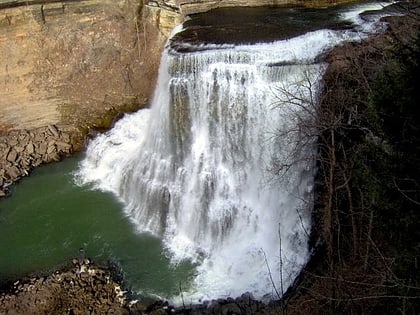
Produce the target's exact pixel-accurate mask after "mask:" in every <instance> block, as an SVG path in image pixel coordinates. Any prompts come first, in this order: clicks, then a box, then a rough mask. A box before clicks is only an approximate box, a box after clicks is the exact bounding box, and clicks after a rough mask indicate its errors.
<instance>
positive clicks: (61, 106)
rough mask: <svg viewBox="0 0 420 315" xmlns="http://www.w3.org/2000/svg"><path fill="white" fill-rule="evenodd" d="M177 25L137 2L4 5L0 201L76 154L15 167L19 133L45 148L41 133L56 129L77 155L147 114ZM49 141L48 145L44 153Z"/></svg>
mask: <svg viewBox="0 0 420 315" xmlns="http://www.w3.org/2000/svg"><path fill="white" fill-rule="evenodd" d="M42 2H43V1H41V3H42ZM26 3H27V4H26ZM179 18H180V15H179V14H178V13H174V12H172V11H170V10H164V9H160V8H157V7H153V6H147V5H145V6H143V5H142V4H141V3H139V2H138V1H136V0H121V1H111V0H105V1H104V0H86V1H72V2H67V1H66V2H64V1H60V2H48V3H44V4H40V1H25V4H24V5H22V3H19V1H1V0H0V30H1V32H0V56H1V58H0V142H1V144H2V147H1V150H0V158H1V159H2V163H0V164H1V165H0V195H2V189H4V188H5V187H7V186H8V185H10V183H12V182H14V181H16V180H18V179H19V178H20V177H22V176H26V175H27V174H28V173H29V172H30V170H31V169H32V168H33V167H35V166H37V165H39V164H40V162H39V161H41V163H46V162H49V161H51V160H57V159H59V158H61V157H63V156H66V155H67V154H68V153H71V152H68V153H63V154H61V151H60V152H59V151H57V152H56V153H58V154H56V155H54V156H55V157H54V158H53V159H50V158H48V156H47V155H46V153H45V154H44V153H40V152H37V150H32V151H34V152H32V151H31V150H30V152H29V153H28V154H26V153H25V152H26V151H24V150H23V151H24V153H25V154H23V155H22V154H21V155H22V156H21V155H19V156H18V155H17V156H16V158H13V159H12V158H10V157H9V153H10V152H14V151H13V147H14V146H15V143H16V141H15V138H16V134H21V132H20V131H22V132H23V134H33V135H34V137H37V139H38V140H39V141H38V142H40V143H39V145H40V146H41V142H42V138H43V134H44V133H43V132H41V131H40V130H44V129H45V127H47V126H53V128H55V129H56V130H57V132H58V133H59V134H68V135H69V138H68V139H67V140H66V143H67V145H70V146H71V147H72V150H71V151H77V150H80V149H81V148H83V143H84V139H85V135H86V133H88V132H89V130H90V129H91V128H96V129H100V128H108V127H109V126H110V125H111V124H112V122H113V120H114V119H115V118H116V117H117V116H118V115H119V114H120V113H122V112H127V111H132V110H136V109H138V108H141V107H144V106H147V105H148V103H149V100H150V98H151V96H152V94H153V90H154V87H155V82H156V78H157V72H158V67H159V61H160V56H161V52H162V49H163V46H164V43H165V42H166V39H167V37H168V36H169V33H170V31H171V30H172V29H173V28H174V26H176V25H177V24H179V23H180V19H179ZM43 128H44V129H43ZM26 131H28V132H26ZM34 137H20V138H22V139H20V138H19V139H20V140H19V141H20V142H19V147H22V148H26V147H29V148H31V147H32V145H33V144H32V143H33V141H34V140H33V139H34ZM50 140H51V139H48V137H46V136H45V137H44V142H45V144H46V145H47V144H48V143H49V142H51V141H50ZM31 141H32V142H31ZM60 141H61V140H60ZM43 147H44V146H43ZM41 151H42V150H41ZM54 152H55V151H54ZM54 152H52V153H54ZM44 155H45V156H44ZM19 157H21V158H19ZM37 161H38V162H37Z"/></svg>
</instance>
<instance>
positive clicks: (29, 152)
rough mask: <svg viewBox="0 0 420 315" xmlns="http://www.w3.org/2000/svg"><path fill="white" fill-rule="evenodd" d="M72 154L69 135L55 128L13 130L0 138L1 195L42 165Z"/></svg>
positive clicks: (72, 148) (51, 126)
mask: <svg viewBox="0 0 420 315" xmlns="http://www.w3.org/2000/svg"><path fill="white" fill-rule="evenodd" d="M73 151H74V146H73V144H72V138H71V137H70V134H69V133H67V132H64V131H61V130H60V129H58V128H57V127H56V126H54V125H48V126H46V127H41V128H36V129H32V130H13V131H9V132H8V133H7V134H5V135H3V136H0V196H4V195H5V194H6V191H7V187H8V186H9V185H10V184H12V183H13V182H15V181H17V180H18V179H19V178H21V177H24V176H27V175H29V173H30V171H31V170H32V169H33V168H34V167H36V166H39V165H41V164H43V163H50V162H53V161H60V160H61V159H62V158H64V157H67V156H70V155H71V154H72V153H73Z"/></svg>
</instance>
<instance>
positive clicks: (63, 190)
mask: <svg viewBox="0 0 420 315" xmlns="http://www.w3.org/2000/svg"><path fill="white" fill-rule="evenodd" d="M78 161H79V158H71V159H67V160H65V161H63V162H60V163H54V164H50V165H47V166H44V167H41V168H38V169H36V170H35V171H34V172H33V173H32V174H31V176H30V177H29V178H25V179H23V180H22V181H21V182H20V183H19V184H17V185H15V186H14V187H13V188H12V190H11V192H12V194H11V196H10V197H8V198H6V199H3V200H0V282H1V281H5V280H10V279H15V278H17V277H22V276H25V275H28V274H30V273H34V272H39V271H41V272H43V271H44V272H46V271H50V270H54V268H57V267H59V266H61V265H63V264H66V263H68V262H69V261H70V260H71V259H72V258H74V257H78V256H79V255H80V249H81V248H82V249H83V251H84V252H85V256H86V257H89V258H91V259H93V260H94V261H97V262H101V263H103V262H107V261H112V262H113V264H116V265H117V266H119V267H121V270H122V272H123V276H124V281H125V283H126V284H127V286H128V287H129V288H131V289H133V290H135V291H136V292H138V293H143V294H156V295H159V296H161V297H165V298H170V297H173V296H176V295H177V294H179V287H180V285H182V286H183V289H184V288H186V287H187V286H188V285H189V282H190V280H191V278H192V276H193V273H194V268H193V266H192V265H190V264H188V263H183V264H180V265H177V266H173V265H171V264H170V261H169V258H168V256H167V253H165V251H164V249H163V247H162V243H161V241H160V240H159V239H157V238H155V237H153V236H151V235H148V234H144V233H143V234H142V233H139V232H136V231H135V228H134V226H133V225H132V224H131V222H130V220H129V219H128V218H127V217H126V216H125V215H124V212H123V207H122V204H121V203H120V202H119V201H118V200H116V198H114V196H112V195H111V194H108V193H103V192H100V191H94V190H90V189H89V188H88V187H78V186H76V185H75V184H74V183H73V174H72V173H73V171H74V170H75V169H76V167H77V163H78Z"/></svg>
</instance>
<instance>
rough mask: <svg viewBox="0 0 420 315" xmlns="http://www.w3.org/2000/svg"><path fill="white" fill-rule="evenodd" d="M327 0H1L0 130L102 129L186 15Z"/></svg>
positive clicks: (139, 87)
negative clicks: (50, 126) (50, 125)
mask: <svg viewBox="0 0 420 315" xmlns="http://www.w3.org/2000/svg"><path fill="white" fill-rule="evenodd" d="M329 1H330V0H326V1H321V2H319V1H303V0H224V1H220V0H218V1H215V0H198V1H197V0H152V1H147V0H145V1H139V0H120V1H109V0H107V1H100V0H79V1H71V2H67V1H66V2H64V1H54V0H53V1H48V2H46V1H37V0H32V1H19V0H14V1H10V0H0V29H1V32H0V53H1V57H2V58H1V59H0V84H1V85H2V88H1V89H0V131H4V130H8V129H22V128H37V127H41V126H46V125H49V124H56V125H60V126H61V127H62V128H70V127H74V126H76V127H77V128H79V129H80V128H84V129H88V128H90V127H108V126H109V124H110V123H111V122H112V119H113V117H114V116H116V115H117V114H118V113H120V112H125V111H130V110H134V109H137V108H141V107H143V106H146V105H147V104H148V102H149V100H150V98H151V96H152V93H153V89H154V86H155V81H156V77H157V70H158V65H159V60H160V54H161V51H162V49H163V46H164V43H165V41H166V39H167V37H168V36H169V34H170V31H171V30H172V29H173V27H174V26H176V25H177V24H179V23H181V22H182V20H183V19H184V17H185V16H186V15H188V14H193V13H197V12H204V11H207V10H210V9H214V8H219V7H227V6H246V7H249V6H262V5H285V4H287V5H314V4H325V3H329ZM45 2H46V3H45ZM42 3H44V4H42ZM60 126H59V127H60Z"/></svg>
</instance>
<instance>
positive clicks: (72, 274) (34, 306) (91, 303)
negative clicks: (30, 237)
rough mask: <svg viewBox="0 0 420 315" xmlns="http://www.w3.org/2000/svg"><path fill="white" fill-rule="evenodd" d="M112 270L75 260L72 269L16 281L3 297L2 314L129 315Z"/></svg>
mask: <svg viewBox="0 0 420 315" xmlns="http://www.w3.org/2000/svg"><path fill="white" fill-rule="evenodd" d="M124 304H125V292H123V291H122V290H121V288H120V286H119V284H117V283H116V282H115V281H114V280H113V279H112V277H111V275H110V272H109V270H107V269H104V268H100V267H96V266H93V265H92V264H91V262H90V261H89V259H74V260H73V266H72V268H70V269H69V270H64V271H57V272H54V273H52V274H50V275H48V276H42V277H34V278H31V279H28V280H26V281H16V282H15V283H13V285H12V286H11V288H9V292H7V293H3V294H0V314H22V315H23V314H30V315H38V314H39V315H44V314H73V315H77V314H115V315H116V314H121V315H122V314H129V311H128V308H125V307H124Z"/></svg>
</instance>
